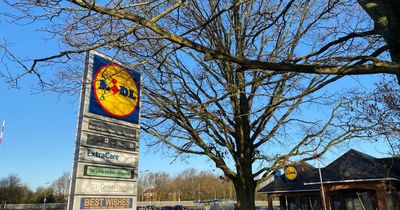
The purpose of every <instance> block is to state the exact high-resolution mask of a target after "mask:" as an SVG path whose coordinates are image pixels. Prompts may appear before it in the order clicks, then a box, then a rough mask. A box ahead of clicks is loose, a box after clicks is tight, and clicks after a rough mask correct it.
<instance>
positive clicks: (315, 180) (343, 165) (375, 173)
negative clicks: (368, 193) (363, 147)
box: [260, 149, 400, 193]
mask: <svg viewBox="0 0 400 210" xmlns="http://www.w3.org/2000/svg"><path fill="white" fill-rule="evenodd" d="M300 168H301V169H300V173H301V174H302V176H301V179H300V180H299V181H298V182H285V181H284V180H283V179H281V178H276V179H275V180H274V181H272V182H271V183H269V184H267V185H266V186H265V187H263V188H262V189H261V190H260V192H263V193H280V192H302V191H318V190H319V188H320V186H319V184H320V176H319V173H318V169H317V168H314V167H312V166H311V165H309V164H307V163H302V166H301V167H300ZM321 173H322V179H323V183H335V182H357V181H379V180H396V181H399V180H400V158H375V157H372V156H370V155H367V154H364V153H362V152H359V151H356V150H353V149H351V150H349V151H348V152H346V153H345V154H343V155H342V156H340V157H339V158H338V159H336V160H335V161H333V162H332V163H331V164H329V165H328V166H326V167H325V168H322V169H321ZM281 177H282V176H281Z"/></svg>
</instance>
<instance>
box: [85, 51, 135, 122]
mask: <svg viewBox="0 0 400 210" xmlns="http://www.w3.org/2000/svg"><path fill="white" fill-rule="evenodd" d="M139 82H140V75H139V74H138V73H136V72H133V71H131V70H129V69H126V68H124V67H122V66H120V65H117V64H114V63H111V62H110V61H108V60H106V59H104V58H101V57H99V56H97V55H94V61H93V85H92V91H91V92H92V94H91V101H90V106H89V112H92V113H95V114H100V115H103V116H107V117H112V118H116V119H121V120H124V121H128V122H133V123H138V108H139V106H138V103H139V92H140V86H139Z"/></svg>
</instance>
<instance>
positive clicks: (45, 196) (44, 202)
mask: <svg viewBox="0 0 400 210" xmlns="http://www.w3.org/2000/svg"><path fill="white" fill-rule="evenodd" d="M48 184H50V182H46V183H44V189H45V190H44V199H43V208H44V210H46V200H47V187H46V185H48Z"/></svg>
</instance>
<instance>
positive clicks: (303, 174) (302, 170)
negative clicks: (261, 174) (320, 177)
mask: <svg viewBox="0 0 400 210" xmlns="http://www.w3.org/2000/svg"><path fill="white" fill-rule="evenodd" d="M298 168H299V176H300V178H299V180H298V181H296V182H288V181H284V179H283V176H284V175H281V176H280V177H276V178H275V180H274V181H272V182H271V183H269V184H268V185H266V186H265V187H263V188H261V190H259V192H264V193H273V192H295V191H311V190H315V191H318V190H319V186H315V185H314V186H313V185H308V186H306V185H304V181H305V180H308V179H309V178H310V176H312V175H313V174H314V173H316V172H318V169H316V168H314V167H313V166H311V165H309V164H308V163H305V162H302V163H300V164H299V165H298Z"/></svg>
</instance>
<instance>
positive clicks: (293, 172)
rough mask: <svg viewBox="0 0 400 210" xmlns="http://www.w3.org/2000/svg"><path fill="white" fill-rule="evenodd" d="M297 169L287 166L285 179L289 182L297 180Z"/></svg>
mask: <svg viewBox="0 0 400 210" xmlns="http://www.w3.org/2000/svg"><path fill="white" fill-rule="evenodd" d="M297 175H298V173H297V169H296V168H295V167H294V166H287V167H286V168H285V177H286V179H288V180H289V181H294V180H296V178H297Z"/></svg>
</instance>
